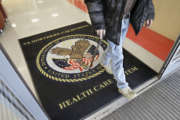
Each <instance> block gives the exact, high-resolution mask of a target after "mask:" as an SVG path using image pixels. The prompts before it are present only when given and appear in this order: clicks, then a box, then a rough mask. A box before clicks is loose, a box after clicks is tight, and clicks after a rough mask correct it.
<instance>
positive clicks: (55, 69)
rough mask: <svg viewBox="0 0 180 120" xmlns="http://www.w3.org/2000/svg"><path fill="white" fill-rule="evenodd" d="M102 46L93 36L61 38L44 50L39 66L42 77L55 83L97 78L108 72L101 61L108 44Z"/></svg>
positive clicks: (49, 43)
mask: <svg viewBox="0 0 180 120" xmlns="http://www.w3.org/2000/svg"><path fill="white" fill-rule="evenodd" d="M98 43H99V38H98V37H95V36H92V35H83V34H78V35H69V36H62V37H59V38H57V39H55V40H52V41H49V42H47V43H46V44H44V46H43V47H42V48H41V49H40V51H39V53H38V54H37V58H36V66H37V68H38V70H39V71H40V72H41V74H43V75H44V76H45V77H48V78H49V79H52V80H55V81H60V82H79V81H85V80H88V79H91V78H94V77H96V76H98V75H100V74H102V73H103V72H104V68H103V67H102V66H101V65H100V64H99V62H100V59H101V58H102V53H103V52H104V51H105V49H106V48H107V43H106V42H105V41H102V42H101V44H98ZM92 61H93V62H92ZM92 63H93V64H92Z"/></svg>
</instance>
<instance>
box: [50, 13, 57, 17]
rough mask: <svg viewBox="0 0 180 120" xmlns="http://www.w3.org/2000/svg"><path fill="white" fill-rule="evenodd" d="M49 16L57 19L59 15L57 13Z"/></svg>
mask: <svg viewBox="0 0 180 120" xmlns="http://www.w3.org/2000/svg"><path fill="white" fill-rule="evenodd" d="M51 16H52V17H57V16H59V14H58V13H53V14H52V15H51Z"/></svg>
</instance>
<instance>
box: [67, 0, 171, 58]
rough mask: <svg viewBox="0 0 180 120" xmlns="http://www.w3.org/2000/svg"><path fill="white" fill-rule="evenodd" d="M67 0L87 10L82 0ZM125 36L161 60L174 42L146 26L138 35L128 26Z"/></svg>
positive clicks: (165, 56)
mask: <svg viewBox="0 0 180 120" xmlns="http://www.w3.org/2000/svg"><path fill="white" fill-rule="evenodd" d="M68 1H70V2H71V3H73V4H75V6H77V7H78V8H80V9H81V10H83V11H84V12H87V11H88V10H87V8H86V5H85V4H84V2H83V0H68ZM127 37H128V38H129V39H130V40H132V41H134V42H135V43H137V44H138V45H140V46H141V47H143V48H144V49H146V50H148V51H149V52H151V53H152V54H153V55H155V56H157V57H158V58H160V59H161V60H163V61H164V60H166V58H167V56H168V54H169V52H170V51H171V48H172V46H173V44H174V41H173V40H170V39H168V38H166V37H164V36H162V35H160V34H158V33H156V32H154V31H152V30H150V29H147V28H143V29H142V31H141V32H140V34H139V35H138V36H135V34H134V31H133V29H132V27H131V26H130V27H129V30H128V33H127Z"/></svg>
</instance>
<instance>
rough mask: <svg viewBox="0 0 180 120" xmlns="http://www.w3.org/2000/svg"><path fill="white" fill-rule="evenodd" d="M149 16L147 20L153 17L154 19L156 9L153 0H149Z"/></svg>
mask: <svg viewBox="0 0 180 120" xmlns="http://www.w3.org/2000/svg"><path fill="white" fill-rule="evenodd" d="M148 2H149V3H148V9H149V10H148V11H149V12H148V16H147V20H149V19H152V20H154V16H155V10H154V4H153V2H152V0H148Z"/></svg>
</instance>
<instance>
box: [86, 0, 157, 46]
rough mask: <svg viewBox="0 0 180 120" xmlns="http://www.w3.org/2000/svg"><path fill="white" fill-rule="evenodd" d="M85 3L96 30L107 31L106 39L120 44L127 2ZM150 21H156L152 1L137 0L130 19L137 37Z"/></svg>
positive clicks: (91, 0)
mask: <svg viewBox="0 0 180 120" xmlns="http://www.w3.org/2000/svg"><path fill="white" fill-rule="evenodd" d="M85 3H86V5H87V8H88V11H89V15H90V19H91V22H92V25H93V26H94V28H95V29H106V38H105V39H108V40H110V41H112V42H114V43H116V44H119V43H120V42H119V38H120V35H121V20H122V16H123V12H124V7H125V4H126V0H85ZM148 19H154V5H153V3H152V0H137V1H136V4H135V6H134V8H133V9H132V11H131V17H130V23H131V24H132V26H133V28H134V31H135V33H136V35H137V34H138V33H139V32H140V30H141V28H142V27H143V25H144V22H145V21H146V20H148Z"/></svg>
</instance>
